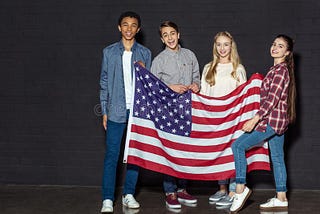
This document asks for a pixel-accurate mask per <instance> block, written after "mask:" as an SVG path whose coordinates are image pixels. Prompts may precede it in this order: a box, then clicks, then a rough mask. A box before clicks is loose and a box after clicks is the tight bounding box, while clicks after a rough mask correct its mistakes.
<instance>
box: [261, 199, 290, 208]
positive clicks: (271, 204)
mask: <svg viewBox="0 0 320 214" xmlns="http://www.w3.org/2000/svg"><path fill="white" fill-rule="evenodd" d="M287 209H288V201H280V200H279V199H277V198H271V199H269V200H268V201H267V202H266V203H264V204H260V210H270V211H282V210H287Z"/></svg>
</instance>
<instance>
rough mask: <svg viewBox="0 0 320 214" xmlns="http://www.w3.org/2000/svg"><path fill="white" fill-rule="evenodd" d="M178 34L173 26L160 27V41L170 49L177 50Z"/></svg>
mask: <svg viewBox="0 0 320 214" xmlns="http://www.w3.org/2000/svg"><path fill="white" fill-rule="evenodd" d="M179 38H180V34H179V33H178V32H177V31H176V30H175V29H174V28H173V27H163V28H161V41H162V42H163V43H164V44H165V45H166V46H167V47H168V48H170V49H171V50H173V51H177V50H178V48H179V46H178V43H179Z"/></svg>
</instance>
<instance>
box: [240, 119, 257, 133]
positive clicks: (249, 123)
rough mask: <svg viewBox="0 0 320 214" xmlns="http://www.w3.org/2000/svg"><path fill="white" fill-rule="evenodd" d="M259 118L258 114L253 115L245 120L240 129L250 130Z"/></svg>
mask: <svg viewBox="0 0 320 214" xmlns="http://www.w3.org/2000/svg"><path fill="white" fill-rule="evenodd" d="M259 119H260V118H259V116H258V115H255V116H254V117H253V118H252V119H250V120H248V121H247V122H245V123H244V124H243V126H242V131H244V132H251V131H252V130H253V129H254V127H255V126H256V124H257V123H258V121H259Z"/></svg>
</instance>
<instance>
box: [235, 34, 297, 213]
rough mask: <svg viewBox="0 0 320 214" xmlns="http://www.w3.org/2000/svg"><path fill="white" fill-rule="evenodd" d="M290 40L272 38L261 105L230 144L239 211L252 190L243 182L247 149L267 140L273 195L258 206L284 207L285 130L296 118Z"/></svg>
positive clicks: (279, 36) (286, 207) (272, 208)
mask: <svg viewBox="0 0 320 214" xmlns="http://www.w3.org/2000/svg"><path fill="white" fill-rule="evenodd" d="M292 51H293V40H292V39H291V38H290V37H288V36H286V35H278V36H277V37H276V38H275V40H274V41H273V43H272V45H271V48H270V54H271V57H272V58H273V59H274V65H273V66H272V67H271V68H270V70H269V72H268V73H267V75H266V76H265V78H264V79H263V81H262V85H261V94H260V95H261V96H260V109H259V111H258V112H257V113H256V115H255V116H254V117H253V118H252V119H250V120H248V121H247V122H246V123H245V124H244V125H243V127H242V130H243V131H244V132H245V133H244V134H242V135H241V136H240V137H239V138H238V139H237V140H236V141H235V142H234V143H233V145H232V151H233V154H234V160H235V168H236V183H237V187H236V194H235V197H234V200H233V203H232V206H231V208H230V211H231V212H238V211H239V210H240V209H241V208H242V207H243V205H244V204H245V201H246V200H247V199H248V198H249V196H250V194H251V190H250V189H249V188H248V187H246V186H245V184H246V169H247V168H246V167H247V162H246V157H245V152H246V150H247V149H249V148H251V147H252V146H255V145H257V144H260V143H261V142H263V141H265V140H267V141H268V145H269V149H270V156H271V160H272V166H273V174H274V179H275V184H276V192H277V194H276V197H275V198H271V199H269V200H268V201H267V202H266V203H264V204H261V205H260V209H261V210H267V211H269V210H287V209H288V200H287V197H286V191H287V187H286V182H287V173H286V166H285V162H284V152H283V144H284V132H285V131H286V130H287V128H288V124H289V123H291V122H293V121H294V120H295V96H296V87H295V78H294V61H293V52H292Z"/></svg>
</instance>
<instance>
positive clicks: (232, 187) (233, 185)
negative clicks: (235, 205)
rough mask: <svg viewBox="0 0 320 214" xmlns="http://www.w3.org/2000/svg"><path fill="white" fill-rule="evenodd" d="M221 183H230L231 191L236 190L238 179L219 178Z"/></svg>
mask: <svg viewBox="0 0 320 214" xmlns="http://www.w3.org/2000/svg"><path fill="white" fill-rule="evenodd" d="M218 184H219V185H227V184H229V192H236V179H235V178H230V179H225V180H218Z"/></svg>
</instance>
